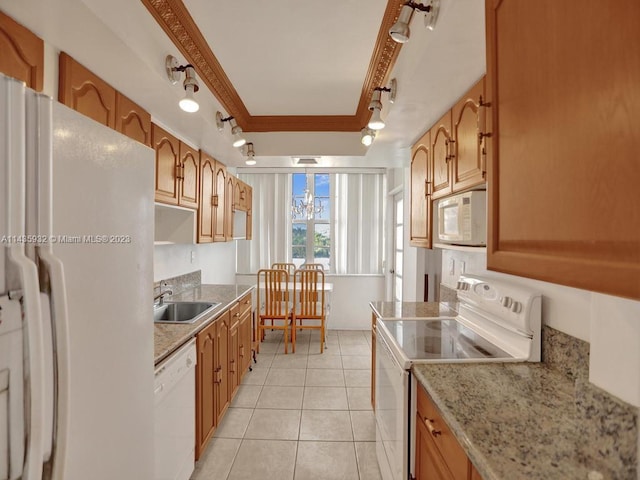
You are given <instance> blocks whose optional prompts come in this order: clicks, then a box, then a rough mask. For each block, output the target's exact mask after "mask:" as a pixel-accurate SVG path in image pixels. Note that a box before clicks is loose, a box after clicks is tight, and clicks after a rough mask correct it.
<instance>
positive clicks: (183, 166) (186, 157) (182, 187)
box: [178, 142, 200, 209]
mask: <svg viewBox="0 0 640 480" xmlns="http://www.w3.org/2000/svg"><path fill="white" fill-rule="evenodd" d="M199 179H200V154H199V152H198V150H196V149H195V148H193V147H190V146H189V145H187V144H186V143H184V142H180V178H179V180H178V191H179V194H180V195H179V199H178V204H179V205H180V206H181V207H187V208H193V209H197V208H198V200H199V199H198V192H199V191H200V183H199Z"/></svg>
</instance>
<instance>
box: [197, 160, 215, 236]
mask: <svg viewBox="0 0 640 480" xmlns="http://www.w3.org/2000/svg"><path fill="white" fill-rule="evenodd" d="M215 191H216V161H215V160H214V159H213V157H211V156H210V155H208V154H206V153H205V152H203V151H200V205H199V208H198V243H209V242H213V224H214V213H213V204H214V202H215V198H214V192H215Z"/></svg>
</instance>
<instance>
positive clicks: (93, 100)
mask: <svg viewBox="0 0 640 480" xmlns="http://www.w3.org/2000/svg"><path fill="white" fill-rule="evenodd" d="M58 100H59V101H60V103H63V104H65V105H66V106H67V107H69V108H73V109H74V110H76V111H77V112H80V113H82V114H83V115H86V116H87V117H89V118H92V119H93V120H95V121H96V122H99V123H101V124H103V125H106V126H107V127H110V128H115V125H116V90H115V89H114V88H113V87H112V86H111V85H109V84H108V83H107V82H105V81H104V80H102V79H101V78H100V77H98V76H97V75H94V74H93V73H92V72H91V71H89V70H88V69H86V68H85V67H84V66H82V65H80V64H79V63H78V62H76V61H75V60H74V59H73V58H71V57H70V56H69V55H67V54H66V53H64V52H61V53H60V82H59V86H58Z"/></svg>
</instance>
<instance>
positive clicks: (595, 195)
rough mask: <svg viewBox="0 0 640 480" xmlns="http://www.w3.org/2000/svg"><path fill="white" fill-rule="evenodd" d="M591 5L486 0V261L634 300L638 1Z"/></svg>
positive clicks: (638, 240)
mask: <svg viewBox="0 0 640 480" xmlns="http://www.w3.org/2000/svg"><path fill="white" fill-rule="evenodd" d="M599 6H601V4H599V3H597V2H596V1H594V0H587V1H586V2H585V1H583V0H565V1H563V2H557V1H554V0H541V1H539V2H530V1H528V0H511V1H502V2H499V1H494V0H491V1H487V2H486V12H485V13H486V14H485V18H486V22H487V29H486V32H487V102H488V103H489V104H490V106H489V107H488V109H487V115H488V119H487V124H488V125H487V129H488V132H489V133H491V137H490V138H488V139H486V148H487V161H488V163H487V175H488V184H489V187H490V188H489V196H488V216H489V224H488V239H487V240H488V245H487V266H488V268H489V269H490V270H496V271H501V272H505V273H510V274H514V275H519V276H523V277H530V278H535V279H538V280H544V281H548V282H552V283H558V284H562V285H568V286H571V287H576V288H581V289H585V290H591V291H596V292H602V293H606V294H611V295H617V296H622V297H627V298H633V299H640V202H639V198H640V197H639V196H638V185H640V161H639V159H638V152H640V130H639V129H638V125H639V124H640V90H639V89H638V85H640V56H639V55H638V52H637V50H636V49H634V48H630V46H631V45H639V44H640V28H638V19H639V18H640V2H638V1H637V0H620V1H618V2H609V3H607V5H606V15H604V16H602V15H593V12H594V11H595V9H596V8H598V7H599ZM540 12H544V15H540ZM540 32H546V33H545V34H544V35H540Z"/></svg>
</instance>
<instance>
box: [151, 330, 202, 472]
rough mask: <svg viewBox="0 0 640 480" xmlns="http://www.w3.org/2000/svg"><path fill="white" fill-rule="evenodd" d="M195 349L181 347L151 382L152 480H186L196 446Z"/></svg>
mask: <svg viewBox="0 0 640 480" xmlns="http://www.w3.org/2000/svg"><path fill="white" fill-rule="evenodd" d="M195 366H196V345H195V340H191V341H190V342H189V343H187V344H186V345H184V346H183V347H181V348H180V349H179V350H178V351H176V352H175V353H174V354H172V355H171V356H170V357H169V358H168V359H166V360H165V361H163V362H162V363H161V364H159V365H158V367H157V368H156V371H155V382H154V404H155V408H154V416H155V418H154V424H155V434H154V453H155V468H154V472H155V473H154V478H155V480H188V479H189V477H190V476H191V473H192V472H193V469H194V463H195V442H196V374H195Z"/></svg>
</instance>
